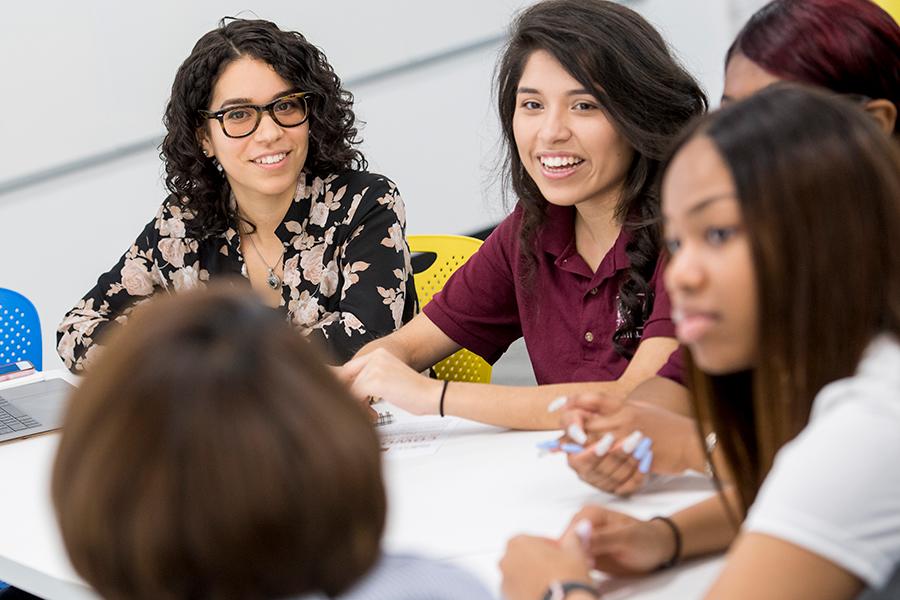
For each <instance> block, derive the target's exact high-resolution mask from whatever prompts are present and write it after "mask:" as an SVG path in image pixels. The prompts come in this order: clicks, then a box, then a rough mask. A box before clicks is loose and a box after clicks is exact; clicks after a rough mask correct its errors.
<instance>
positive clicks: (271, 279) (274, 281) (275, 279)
mask: <svg viewBox="0 0 900 600" xmlns="http://www.w3.org/2000/svg"><path fill="white" fill-rule="evenodd" d="M246 235H247V240H248V241H249V242H250V245H251V246H252V247H253V250H254V251H255V252H256V255H257V256H259V260H261V261H262V263H263V265H265V267H266V270H267V271H268V273H267V275H266V283H267V284H268V285H269V287H270V288H272V289H273V290H277V289H278V287H279V286H280V285H281V277H279V276H278V274H277V273H275V269H277V268H278V265H280V264H281V261H282V260H284V248H283V247H282V248H281V254H279V255H278V260H276V261H275V264H274V265H272V266H269V263H268V261H266V258H265V257H264V256H263V255H262V252H260V251H259V248H258V247H257V246H256V242H255V241H253V237H252V236H253V234H252V233H248V234H246Z"/></svg>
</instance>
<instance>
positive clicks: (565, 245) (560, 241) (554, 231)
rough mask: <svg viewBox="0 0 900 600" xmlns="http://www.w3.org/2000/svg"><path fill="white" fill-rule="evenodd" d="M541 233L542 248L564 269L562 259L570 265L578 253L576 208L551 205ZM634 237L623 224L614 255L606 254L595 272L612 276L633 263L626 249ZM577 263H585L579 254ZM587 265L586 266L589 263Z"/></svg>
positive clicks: (614, 246)
mask: <svg viewBox="0 0 900 600" xmlns="http://www.w3.org/2000/svg"><path fill="white" fill-rule="evenodd" d="M538 236H539V240H540V247H541V248H542V249H543V251H544V252H546V253H548V254H550V255H552V256H553V257H554V263H555V264H556V266H558V267H563V268H565V267H564V266H563V261H566V263H567V264H571V263H572V260H571V259H572V258H573V257H574V256H578V250H577V249H576V247H575V207H574V206H556V205H555V204H550V205H549V206H548V207H547V219H546V221H544V223H543V225H542V226H541V229H540V232H539V233H538ZM631 237H632V236H631V232H630V231H627V230H626V229H625V228H624V227H623V228H622V230H621V231H620V232H619V237H617V238H616V241H615V243H614V244H613V247H612V249H611V250H610V252H611V254H612V256H609V255H607V257H606V258H604V259H603V262H602V263H601V264H600V267H599V268H598V269H597V273H596V275H598V276H601V277H602V276H609V275H611V274H612V273H614V272H616V271H620V270H622V269H627V268H628V267H630V266H631V261H630V260H628V254H627V253H626V252H625V247H626V246H627V245H628V242H630V241H631ZM610 258H611V259H612V260H611V261H610V260H609V259H610ZM578 262H583V259H581V257H580V256H578ZM585 267H587V265H586V264H585Z"/></svg>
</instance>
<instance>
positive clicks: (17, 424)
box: [0, 398, 41, 434]
mask: <svg viewBox="0 0 900 600" xmlns="http://www.w3.org/2000/svg"><path fill="white" fill-rule="evenodd" d="M40 426H41V424H40V423H38V422H37V421H35V420H34V419H32V418H31V417H29V416H28V415H26V414H25V413H23V412H22V411H21V410H19V409H18V408H16V407H15V406H13V405H12V404H10V403H9V402H7V401H6V400H4V399H3V398H0V434H4V433H12V432H14V431H22V430H24V429H32V428H34V427H40Z"/></svg>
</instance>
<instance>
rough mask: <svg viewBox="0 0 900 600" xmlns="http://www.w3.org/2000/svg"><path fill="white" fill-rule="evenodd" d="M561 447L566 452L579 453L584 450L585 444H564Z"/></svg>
mask: <svg viewBox="0 0 900 600" xmlns="http://www.w3.org/2000/svg"><path fill="white" fill-rule="evenodd" d="M559 449H560V450H562V451H563V452H565V453H566V454H578V453H579V452H581V451H582V450H584V446H582V445H581V444H563V445H562V446H560V447H559Z"/></svg>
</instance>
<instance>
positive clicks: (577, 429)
mask: <svg viewBox="0 0 900 600" xmlns="http://www.w3.org/2000/svg"><path fill="white" fill-rule="evenodd" d="M566 433H567V434H569V437H570V438H572V439H573V440H575V442H576V443H578V444H581V445H584V443H585V442H586V441H587V434H586V433H585V432H584V429H582V428H581V425H578V424H577V423H572V424H571V425H569V428H568V429H566Z"/></svg>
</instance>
